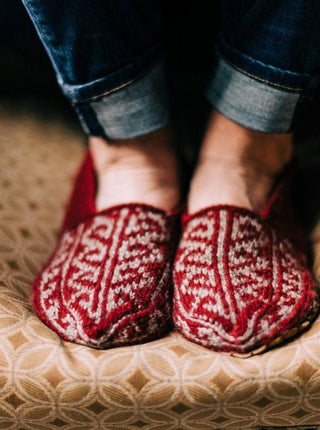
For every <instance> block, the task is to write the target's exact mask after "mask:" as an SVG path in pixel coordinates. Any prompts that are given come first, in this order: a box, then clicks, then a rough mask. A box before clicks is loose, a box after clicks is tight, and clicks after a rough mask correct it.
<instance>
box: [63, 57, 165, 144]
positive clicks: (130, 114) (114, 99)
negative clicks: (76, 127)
mask: <svg viewBox="0 0 320 430" xmlns="http://www.w3.org/2000/svg"><path fill="white" fill-rule="evenodd" d="M71 103H72V105H73V107H74V109H75V111H76V113H77V115H78V117H79V119H80V122H81V124H82V126H83V128H84V130H85V132H86V133H87V134H89V135H92V136H98V137H103V138H105V139H108V140H117V139H129V138H133V137H137V136H141V135H144V134H147V133H150V132H152V131H155V130H157V129H158V128H160V127H162V126H164V125H165V124H166V123H167V122H168V121H169V94H168V89H167V87H166V80H165V71H164V64H163V62H162V61H160V62H157V63H156V64H155V65H154V66H153V67H152V68H151V69H150V70H148V71H147V72H146V73H145V74H143V75H142V76H140V77H138V78H137V79H133V80H130V81H129V82H126V83H124V84H122V85H120V86H118V87H117V88H114V89H111V90H109V91H107V92H105V93H103V94H102V95H98V96H93V97H91V98H90V99H86V100H81V101H79V100H76V101H74V100H71Z"/></svg>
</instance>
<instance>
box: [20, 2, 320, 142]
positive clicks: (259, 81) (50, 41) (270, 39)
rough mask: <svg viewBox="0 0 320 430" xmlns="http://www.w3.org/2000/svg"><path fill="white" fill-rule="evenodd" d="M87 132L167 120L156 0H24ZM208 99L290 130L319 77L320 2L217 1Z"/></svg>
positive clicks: (142, 127)
mask: <svg viewBox="0 0 320 430" xmlns="http://www.w3.org/2000/svg"><path fill="white" fill-rule="evenodd" d="M22 1H23V3H24V5H25V7H26V8H27V11H28V12H29V14H30V17H31V19H32V21H33V23H34V25H35V27H36V29H37V32H38V34H39V36H40V38H41V40H42V42H43V44H44V46H45V48H46V50H47V52H48V55H49V57H50V59H51V62H52V64H53V67H54V69H55V72H56V76H57V80H58V83H59V85H60V87H61V89H62V91H63V93H64V94H65V96H66V97H67V98H68V99H69V100H70V102H71V104H72V106H73V107H74V109H75V111H76V113H77V114H78V116H79V119H80V121H81V123H82V125H83V128H84V130H85V131H86V132H87V133H88V134H90V135H94V136H100V137H104V138H107V139H111V140H112V139H121V138H130V137H135V136H139V135H142V134H145V133H148V132H151V131H154V130H156V129H158V128H160V127H161V126H163V125H165V124H166V123H167V122H168V121H169V119H170V108H169V95H168V88H167V82H166V76H165V67H164V58H165V53H164V47H163V42H162V39H163V25H164V24H165V23H164V19H163V10H162V5H161V2H160V1H159V0H118V1H116V0H90V1H88V0H77V1H71V0H22ZM216 3H217V6H218V8H217V13H219V14H220V15H219V23H220V24H219V31H218V37H217V40H216V44H215V46H214V47H212V74H211V77H210V79H209V81H208V85H207V90H206V94H205V95H206V97H207V99H208V101H209V102H210V103H211V105H212V106H213V108H215V109H216V110H218V111H220V112H221V113H222V114H224V115H225V116H226V117H228V118H230V119H232V120H233V121H235V122H237V123H239V124H241V125H243V126H246V127H248V128H250V129H253V130H258V131H262V132H268V133H286V132H289V131H292V130H294V128H295V127H296V125H297V124H298V123H299V121H301V118H302V117H303V113H304V111H305V110H306V108H307V106H308V103H309V102H310V100H311V99H312V97H313V95H314V93H315V90H316V88H317V87H318V86H319V80H320V25H319V17H320V0H308V1H306V0H295V1H292V0H255V1H253V0H220V2H216Z"/></svg>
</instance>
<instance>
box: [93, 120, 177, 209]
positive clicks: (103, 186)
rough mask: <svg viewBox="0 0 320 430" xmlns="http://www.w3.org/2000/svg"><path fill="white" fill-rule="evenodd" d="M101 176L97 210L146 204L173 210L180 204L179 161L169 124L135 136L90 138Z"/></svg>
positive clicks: (94, 159)
mask: <svg viewBox="0 0 320 430" xmlns="http://www.w3.org/2000/svg"><path fill="white" fill-rule="evenodd" d="M89 147H90V152H91V156H92V159H93V164H94V168H95V171H96V174H97V179H98V190H97V194H96V208H97V210H103V209H107V208H109V207H111V206H115V205H118V204H122V203H137V202H138V203H145V204H148V205H151V206H154V207H156V208H159V209H164V210H166V211H170V210H172V209H174V208H175V207H176V206H177V205H178V203H179V180H178V164H177V159H176V155H175V153H174V150H173V146H172V136H171V132H170V129H169V127H164V128H161V129H159V130H157V131H155V132H152V133H149V134H147V135H145V136H141V137H137V138H134V139H126V140H125V139H123V140H117V141H114V142H107V141H105V140H104V139H101V138H98V137H91V138H90V139H89Z"/></svg>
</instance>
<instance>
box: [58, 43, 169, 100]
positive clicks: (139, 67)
mask: <svg viewBox="0 0 320 430" xmlns="http://www.w3.org/2000/svg"><path fill="white" fill-rule="evenodd" d="M161 58H162V46H161V44H157V45H155V46H153V47H152V48H150V49H149V50H148V51H146V52H145V53H144V55H143V56H141V57H139V58H138V59H137V60H136V61H135V62H133V63H131V64H127V65H126V66H124V67H122V68H121V69H119V70H116V71H115V72H113V73H110V74H109V75H107V76H105V77H103V78H101V79H96V80H95V81H92V82H87V83H83V84H78V85H70V84H68V83H66V82H63V81H62V79H61V77H60V78H59V77H58V82H59V85H60V87H61V89H62V92H63V93H64V95H65V96H66V97H67V98H68V99H69V100H70V102H71V103H81V102H87V101H90V100H93V99H97V98H99V97H103V96H104V95H107V94H109V93H112V92H114V91H117V90H118V89H120V88H123V87H125V86H127V85H129V84H131V83H132V82H133V81H135V80H136V79H139V78H140V77H142V76H143V75H144V74H145V73H146V72H147V71H148V70H149V69H150V68H151V67H152V65H154V64H155V63H157V62H159V61H160V60H161Z"/></svg>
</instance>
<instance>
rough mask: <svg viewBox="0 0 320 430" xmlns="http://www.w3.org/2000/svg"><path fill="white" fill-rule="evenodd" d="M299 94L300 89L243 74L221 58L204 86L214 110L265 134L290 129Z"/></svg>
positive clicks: (284, 131) (283, 131)
mask: <svg viewBox="0 0 320 430" xmlns="http://www.w3.org/2000/svg"><path fill="white" fill-rule="evenodd" d="M301 94H302V91H301V89H296V88H295V89H294V90H290V91H289V89H288V87H286V88H285V89H284V88H280V87H279V85H273V84H272V85H271V84H270V82H268V81H267V80H264V79H256V76H254V77H252V76H250V73H243V71H242V70H241V71H240V70H239V68H238V67H234V66H233V65H231V64H230V63H229V62H227V61H226V60H225V59H224V58H222V57H219V58H218V62H217V64H216V68H215V71H214V74H213V77H212V79H211V82H210V83H209V86H208V88H207V98H208V100H209V102H210V103H211V104H212V106H213V107H214V108H215V109H217V110H218V111H219V112H221V113H222V114H223V115H225V116H226V117H228V118H230V119H231V120H233V121H235V122H236V123H238V124H240V125H243V126H244V127H248V128H250V129H252V130H257V131H262V132H266V133H287V132H288V131H289V130H290V128H291V125H292V121H293V118H294V114H295V110H296V106H297V104H298V102H299V99H300V97H301Z"/></svg>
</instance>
